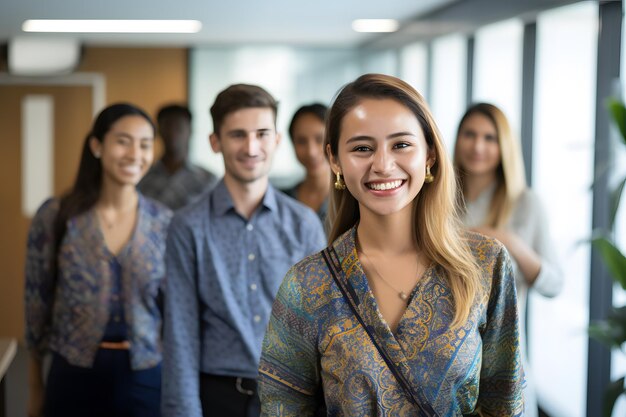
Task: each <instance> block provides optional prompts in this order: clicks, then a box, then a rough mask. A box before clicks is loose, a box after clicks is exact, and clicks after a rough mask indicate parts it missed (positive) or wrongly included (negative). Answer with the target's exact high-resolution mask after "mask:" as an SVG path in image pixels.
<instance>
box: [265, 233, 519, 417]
mask: <svg viewBox="0 0 626 417" xmlns="http://www.w3.org/2000/svg"><path fill="white" fill-rule="evenodd" d="M355 234H356V227H355V228H352V229H351V230H349V231H348V232H346V233H345V234H344V235H342V236H341V237H339V238H338V239H337V240H336V241H335V242H334V243H333V248H334V250H335V252H336V254H337V257H338V260H339V262H340V263H341V268H342V270H343V271H344V272H345V275H346V277H347V280H348V282H349V284H350V285H351V286H352V287H353V289H354V293H355V294H356V298H357V301H358V309H359V312H360V314H361V316H362V317H363V320H364V322H365V324H366V325H367V326H368V327H369V328H370V329H371V331H373V332H375V333H376V334H377V337H378V339H379V340H382V341H383V343H384V345H385V347H386V349H387V351H388V352H389V354H390V356H391V360H393V362H394V363H396V365H397V366H398V368H400V369H401V370H402V373H404V374H405V375H406V376H408V378H407V379H408V381H409V384H410V386H411V387H414V388H415V390H417V387H419V388H420V389H421V390H422V392H423V394H424V396H425V398H426V399H427V401H428V402H429V403H430V405H431V406H432V407H433V409H434V410H435V411H436V412H437V414H438V415H439V416H459V415H465V414H477V415H489V416H499V417H502V416H521V415H523V408H524V404H523V399H522V387H523V383H524V377H523V371H522V366H521V362H520V346H519V328H518V316H517V308H516V299H515V284H514V281H513V277H512V273H511V263H510V260H509V256H508V253H507V252H506V249H504V248H503V246H502V245H501V244H500V243H498V242H497V241H495V240H493V239H489V238H486V237H484V236H482V235H478V234H474V233H468V234H467V239H468V241H469V244H470V246H471V248H472V250H473V253H474V256H475V257H476V261H477V262H478V265H479V266H480V268H481V271H482V275H481V276H482V281H481V286H480V288H479V290H478V294H477V296H476V301H475V303H474V305H473V306H472V308H471V311H470V314H469V319H468V321H467V322H466V324H465V325H463V326H462V327H460V328H457V329H451V328H450V323H451V322H452V320H453V316H454V309H453V306H454V303H453V298H452V294H451V290H450V286H449V284H448V282H447V279H446V276H445V274H444V272H443V270H442V268H440V267H438V266H437V265H431V266H430V267H429V268H428V269H427V271H426V272H425V273H424V275H423V277H422V278H421V279H420V281H419V282H418V284H417V286H416V288H415V289H414V290H413V292H412V293H411V296H410V299H409V305H408V307H407V310H406V312H405V314H404V316H403V317H402V319H401V320H400V322H399V324H398V328H397V330H396V332H395V333H392V332H391V330H390V328H389V326H388V325H387V323H386V322H385V321H384V319H383V318H382V315H381V314H380V312H379V310H378V307H377V304H376V300H375V298H374V296H373V294H372V292H371V291H370V290H369V287H368V284H367V278H366V276H365V274H364V272H363V267H362V265H361V263H360V261H359V259H358V256H357V251H356V248H355ZM259 372H260V388H259V390H260V396H261V402H262V414H263V415H264V416H298V417H303V416H311V415H314V414H315V412H316V411H315V410H316V409H317V408H318V406H319V405H320V403H321V402H322V401H321V398H322V395H323V398H324V401H325V403H326V407H327V412H328V415H333V416H350V417H357V416H373V415H378V416H416V415H418V413H417V411H416V409H415V408H414V407H415V406H414V405H412V404H411V403H410V402H409V400H408V398H407V396H406V394H405V393H404V391H403V390H402V388H401V386H400V385H399V384H398V383H397V382H396V380H395V379H394V376H393V374H392V373H391V371H390V370H389V368H388V367H387V366H386V364H385V362H384V360H383V358H382V356H381V355H380V354H379V353H378V351H377V349H376V347H375V346H374V345H373V343H372V342H371V340H370V338H369V337H368V335H367V333H366V332H365V330H364V329H363V327H362V326H361V325H360V324H359V322H358V321H357V319H356V318H355V316H354V315H353V313H352V312H351V310H350V308H349V305H348V304H347V302H346V300H345V299H344V298H343V296H342V293H341V292H340V290H339V288H338V287H337V285H336V284H335V282H334V281H333V279H332V278H331V276H330V273H329V270H328V267H327V266H326V263H325V262H324V259H323V257H322V255H321V254H317V255H312V256H310V257H308V258H306V259H304V260H303V261H301V262H299V263H298V264H296V265H295V266H294V267H293V268H292V269H291V270H290V271H289V273H288V274H287V276H286V277H285V279H284V281H283V283H282V285H281V288H280V290H279V292H278V296H277V299H276V302H275V303H274V306H273V310H272V316H271V319H270V323H269V326H268V330H267V333H266V336H265V340H264V342H263V353H262V356H261V363H260V367H259Z"/></svg>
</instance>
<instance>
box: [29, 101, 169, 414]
mask: <svg viewBox="0 0 626 417" xmlns="http://www.w3.org/2000/svg"><path fill="white" fill-rule="evenodd" d="M154 135H155V127H154V125H153V123H152V121H151V120H150V117H149V116H148V115H147V114H146V113H145V112H144V111H143V110H141V109H139V108H137V107H135V106H133V105H131V104H114V105H111V106H109V107H107V108H105V109H104V110H103V111H102V112H101V113H100V114H99V115H98V117H97V118H96V120H95V122H94V124H93V127H92V128H91V132H90V133H89V134H88V135H87V138H86V139H85V143H84V146H83V151H82V156H81V160H80V166H79V170H78V174H77V176H76V180H75V182H74V186H73V188H72V190H71V191H70V192H68V193H66V194H65V195H63V196H62V197H61V198H52V199H49V200H47V201H46V202H45V203H44V204H43V205H42V206H41V207H40V208H39V210H38V211H37V214H36V215H35V217H34V218H33V221H32V223H31V226H30V231H29V235H28V246H27V255H26V288H25V307H26V342H27V346H28V349H29V352H30V366H29V384H30V399H29V412H28V414H29V416H30V417H39V416H42V415H45V416H46V417H56V416H59V417H60V416H63V417H72V416H76V417H79V416H80V417H84V416H103V417H104V416H132V417H151V416H155V417H156V416H158V415H159V403H160V392H161V365H160V363H161V342H160V334H161V333H160V331H161V313H160V308H159V305H158V302H157V292H158V288H159V285H160V284H161V280H162V279H163V277H164V276H165V264H164V259H163V257H164V252H165V234H166V230H167V226H168V224H169V220H170V217H171V214H172V213H171V211H170V210H169V209H167V208H166V207H165V206H163V205H161V204H159V203H157V202H155V201H152V200H150V199H148V198H145V197H143V196H142V195H141V194H140V193H138V192H137V190H136V185H137V183H138V182H139V180H140V179H141V177H142V176H143V175H144V174H145V173H146V172H147V171H148V168H149V166H150V164H151V163H152V160H153V149H154ZM50 352H51V353H52V364H51V368H50V371H49V374H48V378H47V381H46V383H45V388H44V378H43V372H42V359H43V357H44V355H45V354H46V353H50ZM42 413H43V414H42Z"/></svg>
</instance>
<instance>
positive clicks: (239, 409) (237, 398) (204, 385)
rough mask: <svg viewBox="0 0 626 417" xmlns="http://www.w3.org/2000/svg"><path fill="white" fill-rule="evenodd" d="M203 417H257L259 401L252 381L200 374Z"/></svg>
mask: <svg viewBox="0 0 626 417" xmlns="http://www.w3.org/2000/svg"><path fill="white" fill-rule="evenodd" d="M200 401H201V403H202V415H203V417H258V416H259V415H261V401H260V400H259V394H258V391H257V384H256V381H255V380H254V379H247V378H236V377H231V376H218V375H209V374H200Z"/></svg>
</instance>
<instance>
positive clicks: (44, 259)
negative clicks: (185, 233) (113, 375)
mask: <svg viewBox="0 0 626 417" xmlns="http://www.w3.org/2000/svg"><path fill="white" fill-rule="evenodd" d="M58 210H59V200H58V199H50V200H48V201H46V202H45V203H44V204H43V205H42V206H41V207H40V208H39V210H38V211H37V213H36V214H35V217H34V218H33V220H32V223H31V226H30V230H29V233H28V246H27V254H26V271H25V274H26V286H25V310H26V311H25V312H26V344H27V346H28V348H29V349H30V350H31V351H32V352H34V353H35V354H37V355H39V356H42V355H43V354H44V353H45V352H46V351H48V350H52V351H54V352H57V353H58V354H60V355H61V356H63V357H64V358H65V359H66V360H67V361H68V362H69V363H71V364H72V365H76V366H82V367H90V366H91V365H92V364H93V361H94V358H95V356H96V353H97V351H98V348H99V343H100V341H101V340H102V339H103V336H104V334H105V329H106V327H107V323H108V322H109V318H110V316H111V297H112V295H113V293H114V288H113V287H114V285H113V284H114V282H113V279H114V274H115V271H112V269H111V265H112V262H111V259H112V258H113V257H114V255H113V254H111V252H110V251H109V250H108V248H107V246H106V243H105V241H104V236H103V234H102V231H101V230H100V226H99V221H98V217H97V214H96V212H95V210H94V209H90V210H88V211H86V212H85V213H82V214H80V215H78V216H76V217H73V218H71V219H70V220H69V221H68V222H67V231H66V233H65V236H64V237H63V240H62V242H61V246H60V248H59V251H58V274H57V275H56V278H55V276H54V274H53V273H52V265H53V262H52V258H53V256H54V254H53V250H54V249H53V247H54V240H55V239H54V235H53V224H54V221H55V218H56V215H57V212H58ZM137 210H138V212H137V221H136V226H135V230H134V232H133V235H132V236H131V238H130V240H129V241H128V243H127V244H126V246H125V247H124V248H123V249H122V251H121V252H120V253H119V254H118V255H117V256H116V257H115V258H116V260H117V262H119V264H120V267H121V268H120V269H121V294H120V295H121V299H122V300H123V301H122V302H123V311H124V321H125V323H126V325H127V326H128V327H127V330H128V340H129V341H130V343H131V349H130V360H131V367H132V368H133V369H147V368H151V367H153V366H155V365H157V364H158V363H159V362H160V361H161V341H160V340H161V337H160V334H161V313H160V310H159V307H158V303H157V293H158V290H159V286H160V285H161V282H162V280H163V278H164V277H165V261H164V255H165V237H166V236H165V235H166V233H167V227H168V225H169V221H170V218H171V216H172V212H171V211H170V210H169V209H167V208H166V207H165V206H163V205H161V204H159V203H157V202H156V201H152V200H150V199H148V198H145V197H143V196H141V195H140V196H139V206H138V209H137Z"/></svg>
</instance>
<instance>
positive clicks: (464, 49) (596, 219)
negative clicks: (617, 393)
mask: <svg viewBox="0 0 626 417" xmlns="http://www.w3.org/2000/svg"><path fill="white" fill-rule="evenodd" d="M182 3H184V4H182ZM221 3H222V2H220V3H218V2H213V1H202V0H194V1H189V2H186V1H185V2H181V4H176V3H171V2H165V1H145V0H141V1H134V2H131V3H125V2H122V1H118V0H114V1H109V2H102V3H98V4H96V3H93V4H92V2H79V1H70V0H64V1H61V2H54V4H53V3H50V2H40V1H35V0H28V1H17V0H12V1H9V0H0V44H4V48H3V52H4V53H3V54H2V55H0V127H1V128H2V138H1V139H0V183H1V184H2V186H1V188H0V207H1V212H2V216H0V230H1V233H0V264H1V265H2V273H1V274H0V337H12V338H16V339H17V340H18V341H20V343H22V342H21V341H22V340H23V329H24V323H23V302H22V299H23V288H22V287H23V263H24V255H25V245H26V233H27V229H28V225H29V220H30V218H31V216H32V215H33V213H34V210H35V209H36V207H37V206H38V205H39V204H41V202H42V201H43V200H44V199H45V198H46V197H48V196H50V195H53V194H59V193H61V192H62V191H63V190H65V189H67V188H68V187H69V186H70V184H71V182H72V180H73V176H74V174H75V172H76V169H77V165H78V159H79V154H80V147H81V144H82V141H83V139H84V135H85V134H86V133H87V130H88V128H89V125H90V123H91V120H92V117H93V115H94V114H95V113H97V112H98V111H99V110H100V109H101V108H103V107H104V106H105V105H107V104H110V103H113V102H117V101H130V102H133V103H135V104H138V105H139V106H141V107H143V108H145V109H146V110H148V111H149V112H150V113H151V114H152V115H154V114H155V112H156V110H157V109H158V108H159V107H160V106H161V105H163V104H167V103H172V102H177V103H189V106H190V108H191V110H192V112H193V115H194V118H193V125H192V126H193V136H192V142H191V149H190V158H191V160H192V161H193V162H195V163H198V164H201V165H203V166H205V167H206V168H207V169H209V170H210V171H212V172H214V173H216V174H218V175H219V174H222V173H223V166H222V162H221V158H220V156H219V155H215V154H213V153H212V151H211V150H210V147H209V144H208V135H209V133H210V132H211V131H212V126H211V120H210V117H209V111H208V109H209V107H210V105H211V103H212V102H213V100H214V98H215V95H216V94H217V92H218V91H220V90H221V89H223V88H225V87H226V86H228V85H229V84H232V83H235V82H245V83H254V84H259V85H261V86H263V87H265V88H266V89H268V90H269V91H270V92H271V93H272V94H273V95H274V96H275V97H277V98H278V99H279V101H280V107H279V114H278V128H279V131H281V132H282V133H283V135H284V138H283V141H282V143H281V145H280V148H279V150H278V153H277V155H276V156H275V159H274V166H273V170H272V172H271V180H272V182H274V183H275V184H276V185H279V186H287V185H290V184H293V183H295V182H296V181H297V180H298V179H299V178H301V176H302V175H303V170H302V169H301V168H300V166H299V164H298V163H297V161H296V159H295V157H294V155H293V150H292V148H291V144H290V141H289V139H288V137H287V135H288V133H287V125H288V123H289V120H290V117H291V115H292V114H293V112H294V111H295V109H296V108H297V107H299V106H300V105H302V104H304V103H310V102H312V101H320V102H323V103H330V102H331V101H332V98H333V95H334V94H335V93H336V92H337V90H338V89H339V88H340V87H341V86H342V85H343V84H345V83H346V82H349V81H351V80H353V79H355V78H356V77H357V76H358V75H360V74H362V73H366V72H379V73H386V74H391V75H395V76H399V77H401V78H403V79H404V80H406V81H408V82H409V83H410V84H412V85H413V86H414V87H415V88H416V89H417V90H418V91H420V92H421V93H422V94H423V95H424V96H425V98H426V99H427V101H428V103H429V104H430V106H431V109H432V111H433V114H434V116H435V119H436V121H437V122H438V124H439V127H440V129H441V131H442V133H443V136H444V138H445V141H446V145H447V148H448V150H449V151H450V152H451V150H452V149H453V146H454V140H455V134H456V127H457V123H458V121H459V119H460V117H461V116H462V114H463V113H464V110H465V108H466V106H467V105H468V104H469V103H472V102H477V101H488V102H492V103H494V104H496V105H498V106H499V107H501V108H502V109H503V110H504V111H505V113H506V114H507V116H508V117H509V119H510V121H511V123H512V127H513V129H514V131H515V132H516V134H517V136H518V137H519V138H520V139H521V142H522V146H523V149H524V157H525V163H526V171H527V177H528V180H529V183H530V184H531V186H532V188H533V189H534V190H535V191H536V192H537V193H538V194H539V196H540V198H541V199H542V201H543V203H544V205H545V207H546V209H547V212H548V214H549V218H550V228H551V233H552V235H553V238H554V240H555V242H557V246H558V247H557V250H558V253H559V256H560V259H561V261H562V265H563V269H564V273H565V287H564V291H563V292H562V294H561V295H559V296H558V297H557V298H555V299H543V298H541V297H533V296H532V294H531V296H530V298H529V308H528V311H529V318H528V332H529V337H528V342H529V356H530V363H531V365H532V370H533V374H534V379H535V381H536V386H537V390H538V398H539V403H540V406H541V408H542V410H543V411H544V412H545V414H546V415H548V416H554V417H560V416H563V417H580V416H591V417H595V416H600V415H601V414H600V413H601V411H600V410H601V404H602V395H603V387H604V386H605V385H606V384H607V383H608V381H609V380H610V379H611V378H615V377H617V376H621V375H624V374H626V353H625V352H623V351H619V350H615V351H613V352H611V351H609V350H608V349H606V348H604V347H602V346H600V345H599V344H598V343H596V342H593V341H590V340H589V338H588V335H587V330H586V329H587V326H588V324H589V323H590V321H593V320H595V319H598V318H602V317H605V315H606V313H607V311H608V310H609V309H610V307H611V305H612V304H614V305H623V304H624V303H626V294H624V292H623V291H622V290H621V289H619V288H618V287H613V286H612V283H611V280H610V278H609V276H608V275H607V272H606V270H605V269H604V268H603V267H602V262H601V261H600V259H599V256H598V254H597V253H595V252H594V251H593V250H592V248H591V247H590V245H589V244H588V239H589V237H590V236H591V235H592V232H593V230H594V229H595V228H598V227H604V226H606V224H607V212H608V210H609V203H608V189H609V188H610V187H612V186H613V185H614V182H615V179H616V178H619V177H623V175H624V172H626V163H625V162H626V156H625V155H624V152H623V151H622V152H621V151H620V148H618V147H617V133H616V130H615V129H614V128H613V127H612V126H611V124H610V122H609V117H608V114H607V112H606V107H605V101H606V99H607V98H608V97H609V96H616V97H622V98H624V97H625V96H626V82H625V80H626V77H625V76H624V74H625V68H626V60H625V59H626V35H625V31H624V29H623V22H624V19H623V13H624V4H623V2H622V0H614V1H566V0H524V1H522V0H456V1H455V0H428V1H403V0H387V1H385V2H374V1H342V2H336V1H335V2H333V1H317V2H308V4H304V3H301V2H289V1H283V0H267V1H264V2H259V1H255V0H236V1H231V2H226V3H228V4H221ZM292 3H293V4H292ZM32 18H39V19H46V18H47V19H52V18H58V19H61V18H73V19H78V18H81V19H96V18H98V19H103V18H111V19H112V18H118V19H163V18H168V19H174V18H176V19H197V20H199V21H201V22H202V24H203V28H202V30H201V32H199V33H197V34H190V35H176V34H172V35H166V34H152V35H150V34H144V35H139V34H127V35H103V34H80V33H79V34H74V35H67V34H50V33H44V34H30V33H24V32H22V31H21V24H22V22H23V21H24V20H26V19H32ZM356 18H395V19H398V21H399V22H400V26H399V29H398V30H397V31H396V32H394V33H384V34H382V33H356V32H354V31H352V29H351V28H350V23H351V21H352V19H356ZM15 39H30V40H38V41H41V43H42V45H44V47H43V49H41V51H42V56H41V57H40V58H38V59H35V61H37V60H39V61H40V63H43V64H45V53H44V51H45V50H46V47H45V45H46V42H50V48H52V46H53V44H54V41H55V40H58V39H61V40H67V39H73V40H74V41H75V42H77V43H78V44H79V49H80V51H79V52H80V54H79V59H78V61H77V63H76V65H75V66H74V68H73V69H72V70H71V71H69V72H67V73H64V74H61V75H56V74H46V73H42V74H40V75H35V76H33V75H22V74H19V73H15V72H14V71H12V69H11V62H10V60H11V58H10V57H11V53H12V51H11V48H19V44H18V43H17V42H15ZM592 185H593V186H592ZM624 207H626V203H623V204H622V210H621V212H620V213H618V217H617V221H616V225H615V229H614V233H615V236H616V237H617V241H618V243H619V245H620V246H621V248H622V250H624V249H626V213H625V212H626V209H624ZM25 364H26V353H25V351H24V348H23V345H22V344H20V348H19V349H18V354H17V356H16V358H15V359H14V361H13V363H12V364H11V366H10V368H9V370H8V373H7V375H6V378H5V384H6V397H5V398H6V404H5V405H6V409H7V415H8V416H11V417H13V416H15V417H17V416H23V415H25V401H26V390H27V383H26V365H25ZM613 415H614V416H624V415H626V399H624V398H622V399H621V400H620V401H619V402H618V404H617V406H616V408H615V410H614V414H613Z"/></svg>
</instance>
